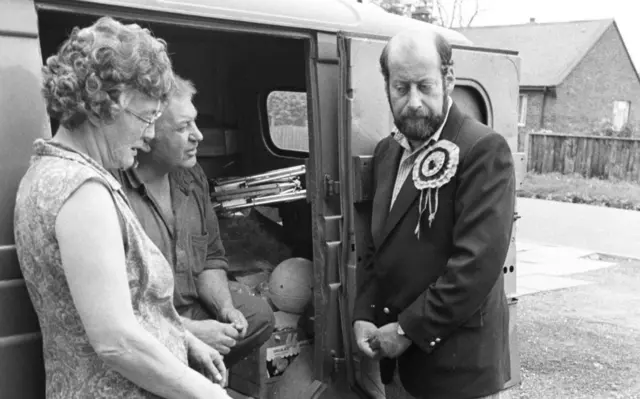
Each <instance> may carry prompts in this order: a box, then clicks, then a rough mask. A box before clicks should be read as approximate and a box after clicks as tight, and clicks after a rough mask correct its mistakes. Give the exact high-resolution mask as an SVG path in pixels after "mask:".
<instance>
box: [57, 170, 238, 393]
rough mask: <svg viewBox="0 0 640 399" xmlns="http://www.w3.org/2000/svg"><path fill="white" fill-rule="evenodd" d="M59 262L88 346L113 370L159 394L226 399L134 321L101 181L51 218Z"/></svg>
mask: <svg viewBox="0 0 640 399" xmlns="http://www.w3.org/2000/svg"><path fill="white" fill-rule="evenodd" d="M55 227H56V236H57V239H58V242H59V244H60V253H61V258H62V265H63V268H64V271H65V275H66V277H67V282H68V284H69V288H70V290H71V295H72V297H73V301H74V304H75V306H76V308H77V310H78V313H79V315H80V318H81V320H82V323H83V325H84V328H85V330H86V332H87V335H88V337H89V340H90V342H91V345H92V346H93V348H94V349H95V351H96V353H97V354H98V355H99V356H100V357H101V358H102V359H103V360H104V361H105V363H107V364H108V365H109V366H110V367H112V368H113V369H114V370H116V371H118V372H119V373H120V374H122V375H123V376H124V377H125V378H127V379H129V380H131V381H132V382H133V383H135V384H136V385H138V386H140V387H142V388H144V389H146V390H148V391H150V392H153V393H154V394H156V395H159V396H162V397H164V398H176V399H185V398H207V399H212V398H227V397H228V396H227V394H226V393H225V392H224V390H223V389H222V388H221V387H220V386H219V385H216V384H214V383H212V382H211V381H209V380H208V379H206V378H205V377H204V376H202V375H201V374H199V373H197V372H196V371H194V370H192V369H190V368H189V367H188V366H187V365H185V364H183V363H182V362H181V361H180V360H179V359H178V358H176V357H175V356H174V355H173V354H172V353H171V352H170V351H169V350H168V349H167V348H166V347H165V346H164V345H162V344H161V343H160V342H159V341H158V340H157V339H156V338H155V337H153V336H152V335H151V334H150V333H148V332H147V331H146V330H145V329H144V328H142V326H141V325H140V324H139V323H138V321H137V320H136V318H135V316H134V313H133V308H132V305H131V296H130V293H129V282H128V279H127V273H126V267H125V254H124V244H123V240H122V230H121V228H120V224H119V220H118V216H117V213H116V209H115V205H114V203H113V199H112V198H111V195H110V194H109V192H108V191H107V188H106V187H104V186H103V185H102V184H101V183H98V182H87V183H85V184H84V185H83V186H82V187H80V188H79V189H78V190H77V191H76V192H75V193H74V194H73V195H72V196H71V197H70V198H69V199H68V201H67V202H66V203H65V205H64V206H63V207H62V209H61V210H60V212H59V214H58V217H57V219H56V226H55Z"/></svg>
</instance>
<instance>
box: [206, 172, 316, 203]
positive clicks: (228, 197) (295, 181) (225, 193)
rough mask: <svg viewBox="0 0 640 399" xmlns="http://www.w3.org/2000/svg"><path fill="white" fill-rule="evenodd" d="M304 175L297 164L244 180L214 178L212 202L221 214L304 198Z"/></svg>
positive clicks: (305, 195)
mask: <svg viewBox="0 0 640 399" xmlns="http://www.w3.org/2000/svg"><path fill="white" fill-rule="evenodd" d="M305 172H306V168H305V166H304V165H299V166H293V167H290V168H284V169H276V170H273V171H270V172H266V173H261V174H257V175H252V176H246V177H232V178H220V179H213V180H212V181H211V185H210V186H211V202H212V203H213V207H214V209H215V210H216V211H223V212H224V211H233V210H238V209H244V208H250V207H254V206H261V205H269V204H276V203H283V202H291V201H296V200H300V199H304V198H306V197H307V190H306V189H304V188H303V187H302V183H301V181H300V176H301V175H304V174H305Z"/></svg>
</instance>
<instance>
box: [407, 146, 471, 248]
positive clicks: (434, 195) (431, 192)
mask: <svg viewBox="0 0 640 399" xmlns="http://www.w3.org/2000/svg"><path fill="white" fill-rule="evenodd" d="M459 156H460V149H459V148H458V146H457V145H455V144H454V143H452V142H451V141H448V140H440V141H438V142H436V143H435V144H434V145H433V146H430V147H427V148H425V149H424V151H423V152H422V153H420V155H418V157H417V158H416V160H415V162H414V163H413V184H414V185H415V186H416V188H417V189H418V190H420V205H419V208H418V210H419V212H420V214H419V216H418V224H417V226H416V230H415V234H416V236H417V237H418V238H420V222H421V220H422V214H423V213H424V211H425V210H427V208H428V209H429V227H431V224H432V223H433V219H435V217H436V212H438V190H439V189H440V187H442V186H444V185H445V184H447V183H449V181H450V180H451V178H452V177H453V176H455V174H456V170H457V168H458V159H459Z"/></svg>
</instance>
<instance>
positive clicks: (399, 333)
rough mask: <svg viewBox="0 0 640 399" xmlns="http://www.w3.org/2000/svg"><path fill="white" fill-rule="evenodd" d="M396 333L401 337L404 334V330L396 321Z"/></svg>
mask: <svg viewBox="0 0 640 399" xmlns="http://www.w3.org/2000/svg"><path fill="white" fill-rule="evenodd" d="M398 335H400V336H403V337H404V336H406V335H405V333H404V330H403V329H402V327H401V326H400V323H398Z"/></svg>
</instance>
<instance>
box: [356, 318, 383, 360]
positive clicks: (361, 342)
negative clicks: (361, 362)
mask: <svg viewBox="0 0 640 399" xmlns="http://www.w3.org/2000/svg"><path fill="white" fill-rule="evenodd" d="M376 331H378V328H377V327H376V326H375V324H373V323H371V322H370V321H365V320H356V322H355V323H353V332H354V335H355V336H356V343H357V344H358V348H359V349H360V351H361V352H362V353H364V354H365V355H366V356H367V357H368V358H370V359H378V358H380V351H379V350H377V349H375V348H372V347H371V345H370V342H371V340H372V339H373V337H374V336H375V333H376Z"/></svg>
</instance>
